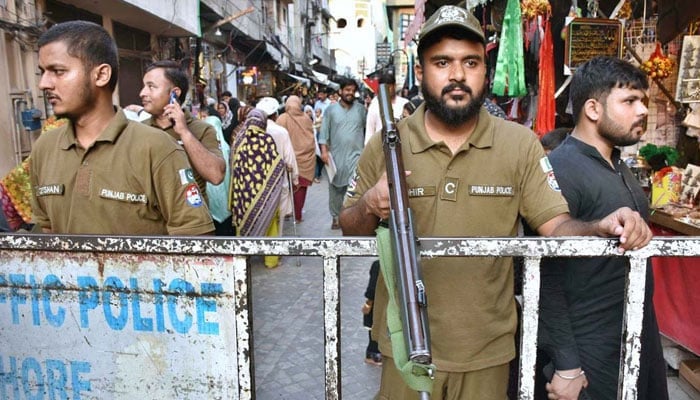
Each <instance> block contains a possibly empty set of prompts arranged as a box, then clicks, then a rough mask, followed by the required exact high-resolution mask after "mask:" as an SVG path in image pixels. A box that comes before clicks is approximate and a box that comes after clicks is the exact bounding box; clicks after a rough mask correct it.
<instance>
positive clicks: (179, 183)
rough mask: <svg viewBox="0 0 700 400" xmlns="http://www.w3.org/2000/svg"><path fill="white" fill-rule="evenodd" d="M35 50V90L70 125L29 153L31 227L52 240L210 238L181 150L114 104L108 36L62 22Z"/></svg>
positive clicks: (113, 57)
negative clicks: (74, 236)
mask: <svg viewBox="0 0 700 400" xmlns="http://www.w3.org/2000/svg"><path fill="white" fill-rule="evenodd" d="M38 46H39V68H40V70H41V80H40V82H39V87H40V89H42V90H44V91H45V94H46V99H47V101H48V102H49V103H51V105H52V107H53V110H54V112H55V113H56V115H57V116H58V117H64V118H67V119H68V120H69V123H67V124H66V125H64V126H62V127H60V128H57V129H54V130H51V131H49V132H46V133H44V134H43V135H42V136H41V137H40V138H39V139H38V140H37V142H36V143H35V145H34V148H33V149H32V155H31V160H32V162H31V183H32V192H33V197H32V207H33V212H34V222H35V223H36V224H38V225H39V226H40V227H41V228H42V230H43V231H44V232H53V233H78V234H130V235H133V234H139V235H166V234H174V235H204V234H209V233H211V232H212V231H213V230H214V226H213V224H212V221H211V217H210V216H209V210H208V209H207V206H206V204H205V203H204V202H203V201H202V198H201V195H200V193H199V188H198V187H197V184H196V183H195V182H194V179H192V178H191V168H190V165H189V163H188V162H187V157H186V155H185V152H184V150H183V149H182V147H180V146H178V145H177V144H176V143H175V142H174V141H173V140H172V139H171V138H169V137H168V136H167V135H166V134H164V133H163V132H162V131H159V130H157V129H153V128H150V127H148V126H145V125H141V124H139V123H138V122H131V121H128V120H127V119H126V117H125V115H124V112H123V111H122V110H121V109H116V108H115V107H114V106H113V105H112V92H113V91H114V88H115V87H116V84H117V76H118V72H119V71H118V68H119V67H118V62H117V60H118V57H117V48H116V45H115V43H114V41H113V40H112V38H111V37H110V36H109V34H108V33H107V32H106V31H105V30H104V29H103V28H102V27H101V26H99V25H96V24H93V23H90V22H85V21H71V22H65V23H61V24H57V25H55V26H53V27H52V28H51V29H49V30H48V31H47V32H45V33H44V34H43V35H42V36H41V37H40V39H39V42H38Z"/></svg>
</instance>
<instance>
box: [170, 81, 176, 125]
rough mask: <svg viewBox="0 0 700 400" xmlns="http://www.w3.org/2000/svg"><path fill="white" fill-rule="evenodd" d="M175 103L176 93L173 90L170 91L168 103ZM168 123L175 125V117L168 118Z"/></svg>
mask: <svg viewBox="0 0 700 400" xmlns="http://www.w3.org/2000/svg"><path fill="white" fill-rule="evenodd" d="M176 103H177V93H175V91H174V90H171V91H170V104H176ZM170 123H171V124H173V125H175V119H174V118H170Z"/></svg>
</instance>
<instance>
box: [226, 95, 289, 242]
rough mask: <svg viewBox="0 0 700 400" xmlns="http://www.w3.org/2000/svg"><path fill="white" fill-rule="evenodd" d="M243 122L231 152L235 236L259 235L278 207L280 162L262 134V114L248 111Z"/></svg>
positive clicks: (265, 122) (232, 209)
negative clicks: (241, 129)
mask: <svg viewBox="0 0 700 400" xmlns="http://www.w3.org/2000/svg"><path fill="white" fill-rule="evenodd" d="M244 124H245V125H244V126H245V130H244V131H243V132H241V133H240V134H239V135H237V136H236V138H235V141H234V144H233V148H232V151H231V153H232V154H231V196H230V199H231V212H232V214H233V225H234V227H235V228H236V233H237V234H238V236H263V235H265V233H266V232H267V231H268V228H269V227H270V223H271V222H272V221H273V218H274V217H275V215H276V212H277V209H278V207H279V199H280V194H281V192H282V179H284V173H285V172H284V163H283V162H282V158H281V157H280V155H279V153H278V152H277V148H276V147H275V142H274V140H273V139H272V137H271V136H270V135H268V134H266V133H265V128H266V127H267V117H266V116H265V113H263V112H262V111H261V110H258V109H253V110H251V111H250V112H248V114H247V116H246V120H245V123H244Z"/></svg>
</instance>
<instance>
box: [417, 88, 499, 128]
mask: <svg viewBox="0 0 700 400" xmlns="http://www.w3.org/2000/svg"><path fill="white" fill-rule="evenodd" d="M454 89H460V90H462V91H463V92H465V93H466V94H468V95H469V96H470V97H471V100H469V102H468V103H467V104H466V105H465V106H464V107H459V108H451V107H449V106H448V105H447V102H446V101H445V100H444V96H445V94H447V93H449V92H450V91H452V90H454ZM421 92H422V93H423V98H424V99H425V108H426V109H427V110H430V112H432V113H434V114H435V115H436V116H437V117H438V119H440V120H441V121H442V122H443V123H445V125H447V126H459V125H461V124H463V123H465V122H467V121H469V120H471V119H472V118H475V117H476V116H477V115H479V110H481V105H482V103H483V102H484V95H485V90H484V88H482V90H481V91H479V92H478V93H477V94H474V91H473V90H472V89H471V88H470V87H469V86H467V85H465V84H462V83H451V84H449V85H447V86H445V87H444V88H443V89H442V93H441V94H440V96H434V95H433V94H432V93H431V92H430V90H429V89H428V85H427V82H426V80H425V79H423V81H422V82H421Z"/></svg>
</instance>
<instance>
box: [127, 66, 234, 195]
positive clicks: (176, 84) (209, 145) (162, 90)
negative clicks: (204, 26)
mask: <svg viewBox="0 0 700 400" xmlns="http://www.w3.org/2000/svg"><path fill="white" fill-rule="evenodd" d="M188 90H189V82H188V80H187V75H186V74H185V73H184V71H182V70H181V69H180V67H179V65H178V64H177V63H176V62H175V61H168V60H166V61H156V62H154V63H153V64H151V65H149V66H148V67H147V68H146V74H145V75H144V76H143V89H141V92H140V93H139V96H140V97H141V102H142V104H143V108H144V110H146V111H147V112H148V113H149V114H151V118H150V119H147V120H145V121H144V122H143V123H144V124H146V125H150V126H152V127H154V128H158V129H161V130H163V131H165V132H167V133H168V134H169V135H170V136H171V137H173V139H175V140H176V141H177V142H178V143H179V144H181V145H182V147H184V149H185V152H187V158H188V159H189V161H190V164H192V167H193V169H194V178H195V181H196V182H197V185H199V187H200V189H201V190H202V195H203V197H204V199H205V201H206V199H207V195H206V182H209V183H211V184H213V185H218V184H219V183H221V182H222V181H223V180H224V175H225V173H226V161H225V160H224V157H223V155H222V153H221V147H220V145H219V141H218V140H217V139H216V131H215V130H214V127H213V126H211V125H209V124H207V123H206V122H204V121H201V120H199V119H196V118H194V117H192V115H191V114H190V112H189V111H187V110H183V109H182V107H181V105H180V104H181V103H182V102H183V101H184V100H185V97H186V96H187V91H188Z"/></svg>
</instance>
